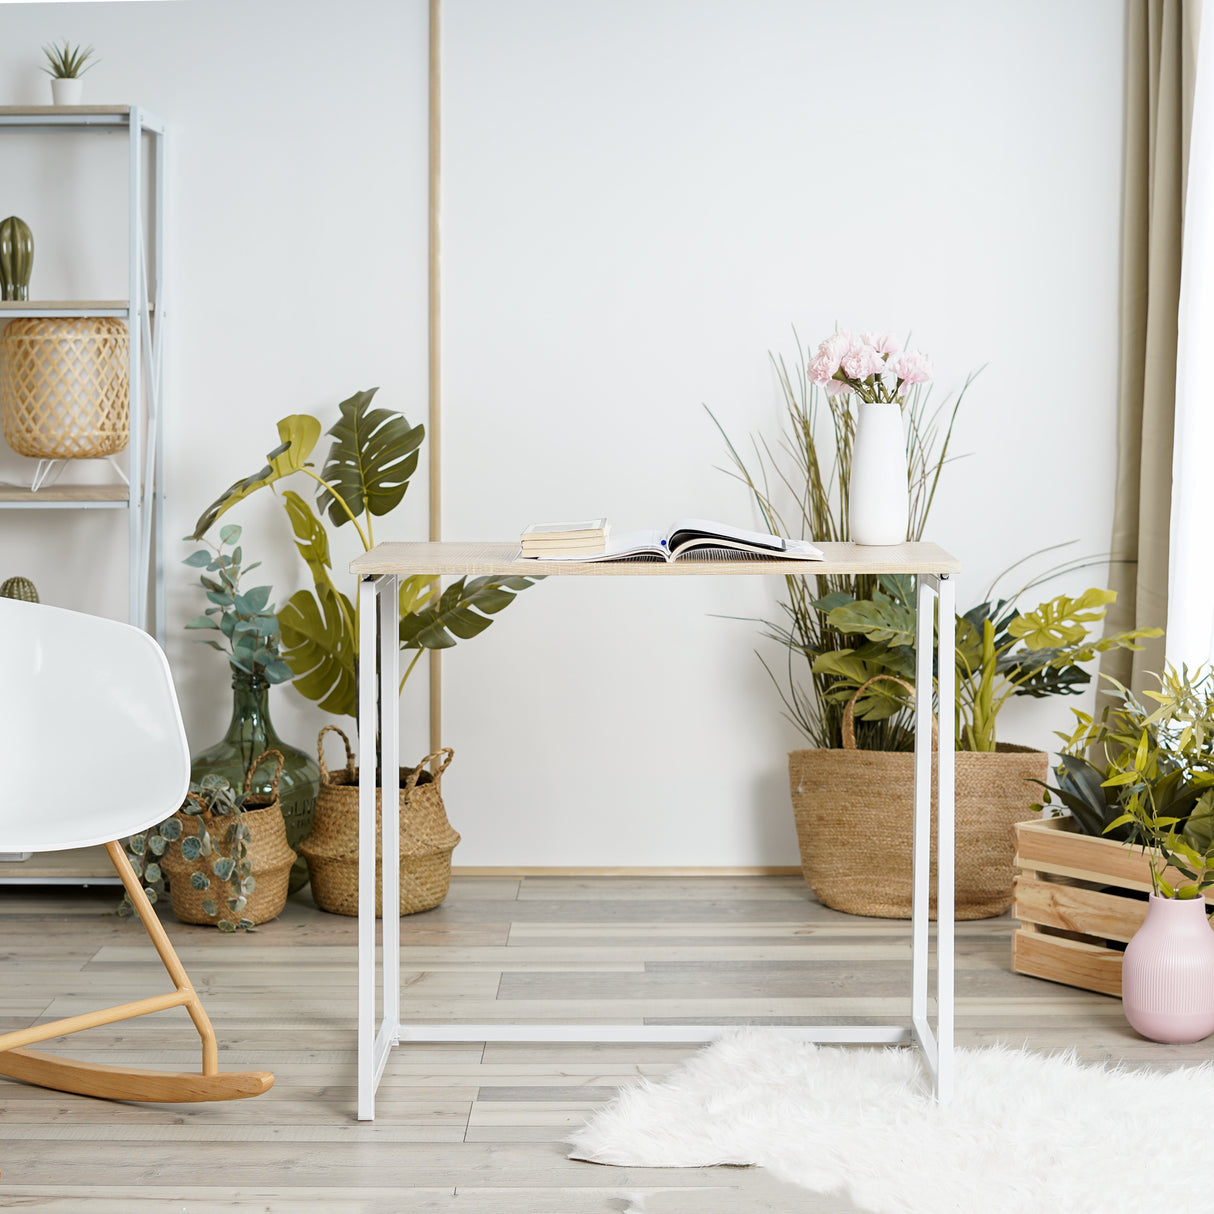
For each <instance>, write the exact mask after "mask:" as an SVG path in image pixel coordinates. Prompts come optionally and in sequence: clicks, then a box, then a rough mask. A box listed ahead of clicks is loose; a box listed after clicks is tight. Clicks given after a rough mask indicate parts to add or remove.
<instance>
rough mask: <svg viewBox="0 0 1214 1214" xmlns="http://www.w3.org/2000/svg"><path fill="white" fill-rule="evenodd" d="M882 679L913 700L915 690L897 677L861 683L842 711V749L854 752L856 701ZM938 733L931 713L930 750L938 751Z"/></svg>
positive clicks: (890, 675) (886, 677) (934, 717)
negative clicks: (901, 688)
mask: <svg viewBox="0 0 1214 1214" xmlns="http://www.w3.org/2000/svg"><path fill="white" fill-rule="evenodd" d="M882 679H885V680H886V681H887V682H890V683H897V684H898V686H899V687H903V688H905V689H906V690H907V691H909V692H910V697H911V699H912V700H913V699H914V698H915V689H914V688H913V687H912V686H911V685H910V684H909V683H908V682H907V681H906V680H905V679H900V678H898V677H897V675H892V674H875V675H873V677H872V678H871V679H869V680H868V681H867V682H864V683H861V684H860V686H859V687H857V688H856V694H855V695H853V696H852V698H851V699H850V700H848V701H847V707H846V708H844V709H843V749H844V750H855V749H856V701H857V700H858V699H859V698H860V697H861V696H862V695H863V694H864V690H865V688H867V687H868V686H869V685H870V684H871V683H877V682H880V680H882ZM939 733H940V729H939V726H938V725H937V724H936V714H935V713H933V714H932V749H933V750H939V749H940V746H939V741H940V739H939Z"/></svg>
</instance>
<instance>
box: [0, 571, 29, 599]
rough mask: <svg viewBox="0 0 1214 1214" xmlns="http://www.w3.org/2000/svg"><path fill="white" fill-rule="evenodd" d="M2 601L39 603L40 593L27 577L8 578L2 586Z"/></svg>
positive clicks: (0, 588) (0, 594)
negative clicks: (18, 600)
mask: <svg viewBox="0 0 1214 1214" xmlns="http://www.w3.org/2000/svg"><path fill="white" fill-rule="evenodd" d="M0 599H20V600H21V602H23V603H36V602H38V591H37V590H35V589H34V583H33V582H31V581H30V580H29V578H27V577H11V578H8V579H7V580H6V581H5V582H4V584H3V585H0Z"/></svg>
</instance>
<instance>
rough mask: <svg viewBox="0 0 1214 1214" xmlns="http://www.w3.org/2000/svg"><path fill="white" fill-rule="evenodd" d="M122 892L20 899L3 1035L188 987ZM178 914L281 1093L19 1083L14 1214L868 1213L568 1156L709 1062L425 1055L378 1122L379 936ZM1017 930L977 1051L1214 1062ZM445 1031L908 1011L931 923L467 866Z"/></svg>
mask: <svg viewBox="0 0 1214 1214" xmlns="http://www.w3.org/2000/svg"><path fill="white" fill-rule="evenodd" d="M115 905H116V895H115V892H114V890H113V889H107V888H99V887H94V888H91V889H78V888H71V887H66V888H65V887H57V888H50V887H44V888H35V887H22V886H9V887H5V888H4V889H2V890H0V929H2V932H3V935H2V937H0V964H2V965H3V971H2V972H3V981H2V982H0V1028H2V1029H5V1030H7V1029H15V1028H20V1027H24V1026H25V1025H27V1024H30V1023H32V1022H34V1021H36V1020H38V1019H39V1018H52V1017H57V1016H66V1015H71V1014H74V1013H77V1012H81V1011H85V1010H88V1009H90V1008H92V1007H95V1006H99V1005H100V1004H101V1003H102V1002H120V1001H123V1000H127V999H131V998H136V997H139V996H141V995H145V994H155V993H158V992H160V991H162V990H164V989H166V988H165V983H164V980H163V971H162V970H161V969H160V966H159V962H158V961H157V959H156V956H155V953H154V952H153V951H152V950H151V948H150V946H148V945H147V944H146V943H145V939H144V937H143V934H142V931H141V929H140V928H139V927H138V926H137V925H135V924H133V923H132V922H130V921H126V920H119V919H117V918H116V917H115V916H114V914H113V910H114V907H115ZM164 917H165V923H166V926H167V928H168V930H169V933H170V935H171V936H172V938H173V940H174V943H175V945H176V947H177V948H178V949H179V951H180V953H181V956H182V959H183V961H184V962H185V965H186V968H187V970H188V971H189V972H190V974H191V977H192V979H193V981H194V982H195V984H196V985H197V987H198V989H199V991H200V992H201V994H202V995H203V998H204V1001H205V1002H206V1005H207V1008H208V1011H209V1013H210V1016H211V1018H212V1020H213V1021H214V1023H215V1027H216V1031H217V1033H218V1035H219V1039H220V1049H221V1054H220V1065H221V1067H223V1068H225V1069H239V1068H259V1069H269V1070H272V1071H273V1072H274V1073H275V1075H276V1077H277V1082H276V1084H275V1086H274V1088H273V1089H272V1090H271V1091H270V1092H269V1093H268V1094H267V1095H265V1096H263V1097H260V1098H259V1099H256V1100H250V1101H241V1102H235V1103H229V1104H214V1105H175V1106H151V1105H117V1104H111V1103H107V1102H103V1101H96V1100H90V1099H87V1098H84V1097H76V1096H67V1095H61V1094H56V1093H53V1092H48V1091H43V1090H40V1089H37V1088H31V1087H25V1086H23V1085H20V1084H16V1083H12V1082H9V1081H7V1080H3V1079H0V1140H2V1145H0V1206H4V1207H9V1206H17V1205H19V1206H20V1207H21V1208H22V1209H32V1210H40V1211H64V1212H67V1211H71V1214H80V1212H82V1211H83V1212H85V1214H93V1212H95V1214H109V1212H110V1211H114V1212H115V1214H117V1212H118V1211H121V1212H122V1214H129V1212H131V1211H135V1212H138V1211H141V1210H146V1211H149V1214H150V1212H153V1211H156V1212H159V1211H165V1210H173V1211H185V1212H187V1214H203V1212H207V1214H211V1212H213V1211H220V1210H259V1211H263V1210H264V1211H278V1210H284V1211H285V1210H290V1211H291V1212H292V1214H311V1212H312V1211H316V1212H320V1211H324V1212H325V1214H331V1212H333V1211H339V1212H340V1214H358V1212H361V1211H391V1212H393V1214H397V1212H401V1211H404V1212H407V1214H428V1212H430V1211H455V1212H461V1214H589V1212H591V1211H594V1212H599V1211H605V1212H615V1214H626V1212H630V1211H634V1212H636V1214H640V1212H641V1211H643V1212H644V1214H752V1212H754V1214H762V1212H764V1211H777V1212H780V1214H784V1212H789V1214H791V1212H794V1211H797V1212H799V1211H807V1212H811V1214H848V1212H851V1211H853V1210H854V1207H853V1206H851V1205H850V1204H849V1203H848V1202H847V1201H846V1200H845V1199H843V1198H839V1197H831V1198H825V1197H817V1196H815V1195H812V1194H806V1193H803V1192H800V1191H796V1190H792V1189H789V1188H786V1187H784V1186H782V1185H779V1184H778V1183H776V1182H775V1181H773V1180H772V1179H771V1177H769V1176H767V1175H766V1174H764V1173H763V1172H761V1171H759V1170H757V1169H749V1168H735V1167H723V1168H707V1169H695V1170H676V1169H669V1170H667V1169H661V1170H657V1169H618V1168H607V1167H599V1166H595V1165H592V1164H586V1163H579V1162H574V1161H572V1160H569V1159H567V1158H566V1149H567V1148H565V1147H564V1146H562V1143H561V1139H562V1138H563V1137H564V1135H565V1134H566V1133H568V1131H569V1128H570V1127H572V1126H575V1125H578V1124H580V1123H581V1122H582V1121H583V1120H584V1118H585V1117H586V1115H587V1114H588V1113H589V1111H590V1110H592V1109H593V1108H595V1107H596V1106H597V1105H599V1104H601V1103H603V1102H605V1101H606V1100H608V1099H609V1098H610V1097H611V1095H612V1094H613V1092H614V1091H615V1090H616V1088H617V1087H619V1086H620V1085H624V1084H629V1083H632V1082H635V1081H636V1080H637V1079H638V1077H640V1076H660V1075H661V1074H663V1073H664V1072H665V1071H666V1070H667V1069H668V1068H669V1067H670V1066H671V1065H673V1064H674V1063H675V1062H677V1061H678V1060H679V1059H681V1058H684V1057H686V1056H687V1055H688V1054H689V1053H691V1052H692V1051H693V1050H694V1049H695V1048H696V1047H694V1046H674V1045H643V1046H637V1045H563V1046H537V1045H508V1044H498V1045H491V1046H488V1047H486V1046H483V1045H475V1044H470V1045H465V1044H451V1045H440V1046H432V1045H415V1046H407V1047H403V1048H401V1049H399V1050H397V1051H396V1052H395V1053H394V1055H393V1056H392V1058H391V1059H390V1060H389V1062H388V1065H387V1070H386V1072H385V1076H384V1080H383V1083H382V1085H381V1087H380V1089H379V1095H378V1101H377V1115H376V1120H375V1121H374V1122H373V1123H360V1122H358V1121H357V1120H356V1118H355V1086H354V1057H355V1035H354V1029H353V1016H354V1009H355V972H356V966H355V930H356V924H355V921H354V920H353V919H347V918H343V917H341V916H336V915H328V914H324V913H322V912H320V911H318V910H316V909H315V907H314V906H313V905H312V902H311V899H310V897H309V895H308V893H307V891H306V890H304V891H302V892H301V893H299V894H295V895H293V896H292V898H291V901H290V902H289V904H288V906H287V909H286V911H285V912H284V913H283V915H282V916H281V917H280V918H279V919H277V920H276V921H274V922H273V923H269V924H265V925H263V926H262V927H261V928H260V929H259V930H258V931H257V932H256V933H255V934H251V935H247V936H237V937H225V936H221V935H220V934H219V933H218V932H215V931H212V930H210V929H207V928H197V927H188V926H185V925H183V924H179V923H177V922H176V920H174V919H173V918H172V916H171V915H170V914H168V913H167V912H166V913H165V916H164ZM1012 926H1013V924H1012V921H1011V920H1009V919H1007V918H1002V919H989V920H982V921H978V922H975V923H967V924H958V941H957V946H958V958H957V996H958V1000H957V1012H958V1043H959V1044H961V1045H982V1044H988V1043H994V1042H1005V1043H1008V1044H1011V1045H1015V1046H1019V1045H1024V1044H1027V1045H1029V1046H1031V1047H1033V1048H1037V1049H1041V1050H1044V1051H1049V1050H1054V1049H1060V1048H1071V1047H1073V1048H1075V1049H1076V1050H1077V1051H1078V1053H1079V1055H1080V1056H1081V1057H1082V1058H1084V1059H1089V1060H1107V1059H1128V1060H1132V1061H1136V1062H1144V1063H1145V1062H1150V1063H1155V1064H1163V1065H1178V1064H1180V1063H1190V1062H1195V1061H1199V1060H1204V1059H1205V1058H1207V1057H1209V1056H1210V1054H1211V1046H1210V1044H1209V1043H1206V1044H1203V1045H1199V1046H1189V1047H1166V1046H1158V1045H1154V1044H1151V1043H1149V1042H1146V1041H1143V1040H1141V1039H1139V1038H1138V1037H1137V1036H1136V1035H1135V1034H1133V1033H1132V1031H1131V1030H1130V1029H1129V1028H1128V1027H1127V1026H1126V1024H1125V1021H1124V1018H1123V1016H1122V1012H1121V1005H1120V1003H1119V1002H1118V1001H1117V1000H1115V999H1111V998H1108V997H1106V996H1101V995H1094V994H1089V993H1087V992H1083V991H1077V990H1071V989H1070V988H1067V987H1063V986H1058V985H1055V984H1052V983H1048V982H1042V981H1039V980H1037V979H1033V978H1026V977H1023V976H1021V975H1016V974H1012V973H1011V972H1010V969H1009V957H1010V943H1009V941H1010V932H1011V929H1012ZM402 931H403V934H404V936H405V940H406V943H407V944H408V945H409V946H410V952H409V953H408V954H407V958H406V961H405V965H406V968H407V972H408V988H407V993H406V1002H407V1006H408V1009H409V1011H408V1012H406V1014H410V1013H412V1014H416V1015H418V1016H421V1017H431V1018H446V1019H454V1020H463V1021H468V1022H483V1021H485V1020H488V1019H504V1020H511V1019H515V1020H526V1021H532V1020H544V1019H548V1020H554V1021H559V1020H576V1019H585V1020H603V1019H607V1020H617V1021H621V1022H628V1021H636V1020H638V1019H641V1018H644V1019H646V1020H650V1021H677V1020H687V1021H697V1020H698V1021H701V1022H704V1023H730V1022H733V1021H738V1022H744V1021H747V1020H752V1021H759V1022H767V1023H783V1022H799V1021H805V1020H813V1019H820V1020H825V1021H840V1020H848V1019H854V1020H858V1021H862V1020H872V1021H875V1022H895V1021H900V1020H902V1019H903V1018H904V1017H905V1016H906V1013H907V1002H908V1000H907V996H906V994H905V990H906V982H907V966H908V958H909V941H908V925H907V924H906V923H902V922H897V921H890V920H880V919H863V918H857V917H853V916H849V915H843V914H839V913H837V912H834V911H830V910H826V909H824V908H823V907H821V906H819V905H818V904H817V903H816V902H815V901H814V900H813V898H812V896H811V895H810V894H809V893H808V891H807V889H806V888H805V886H804V884H803V882H802V881H801V880H800V879H799V878H792V877H725V876H721V877H685V878H679V877H652V878H636V877H594V878H588V877H584V878H577V877H559V878H558V877H523V878H503V877H457V878H456V879H455V881H454V882H453V883H452V890H451V895H450V896H449V898H448V900H447V902H446V903H445V904H444V905H443V906H442V907H439V908H438V909H436V910H434V911H430V912H427V913H425V914H422V915H414V916H411V917H409V918H406V919H405V920H403V921H402ZM195 1042H196V1038H195V1037H194V1035H193V1030H192V1028H191V1027H190V1024H189V1021H188V1019H187V1018H186V1016H185V1014H184V1013H183V1012H181V1011H180V1009H175V1010H173V1011H169V1012H163V1013H159V1014H157V1015H155V1016H152V1017H148V1018H145V1019H144V1020H142V1021H132V1022H127V1023H124V1024H121V1025H117V1026H112V1027H111V1028H108V1029H98V1030H93V1031H92V1032H90V1033H88V1034H85V1035H81V1036H78V1037H76V1038H75V1039H73V1040H71V1041H64V1042H56V1043H55V1044H54V1045H52V1046H49V1047H43V1048H50V1049H62V1050H63V1051H64V1052H72V1053H74V1054H75V1055H76V1056H78V1057H82V1058H85V1059H88V1060H91V1061H98V1062H111V1063H115V1062H117V1063H126V1064H130V1065H144V1066H150V1067H156V1068H183V1069H184V1068H192V1067H195V1066H196V1065H197V1062H198V1049H197V1046H196V1044H195Z"/></svg>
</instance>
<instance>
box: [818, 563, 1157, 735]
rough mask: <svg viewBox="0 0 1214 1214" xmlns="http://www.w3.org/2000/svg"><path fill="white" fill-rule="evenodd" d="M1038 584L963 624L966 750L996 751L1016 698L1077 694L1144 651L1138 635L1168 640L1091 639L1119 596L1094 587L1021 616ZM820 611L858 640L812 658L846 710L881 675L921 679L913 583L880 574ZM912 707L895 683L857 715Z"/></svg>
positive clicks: (961, 717) (958, 664)
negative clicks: (1095, 672) (1097, 662)
mask: <svg viewBox="0 0 1214 1214" xmlns="http://www.w3.org/2000/svg"><path fill="white" fill-rule="evenodd" d="M1040 580H1042V579H1040V578H1039V579H1037V581H1040ZM1037 581H1034V582H1031V583H1029V587H1025V588H1024V589H1022V590H1020V591H1018V592H1017V593H1016V594H1014V595H1012V596H1011V597H1010V598H1006V599H991V598H988V600H987V601H985V602H982V603H979V604H978V605H977V606H975V607H971V608H970V609H969V610H968V611H967V612H965V614H964V615H959V616H957V618H956V622H955V645H954V659H955V669H954V677H955V679H956V698H955V704H956V708H955V712H956V721H955V725H956V739H957V749H959V750H974V751H993V750H995V748H996V723H997V721H998V717H999V713H1000V711H1001V710H1002V709H1003V708H1004V707H1005V706H1006V705H1007V703H1008V702H1009V701H1010V700H1011V699H1012V697H1014V696H1031V697H1033V698H1035V699H1041V698H1044V697H1046V696H1053V695H1077V694H1079V693H1080V692H1081V691H1082V690H1083V689H1084V688H1085V687H1086V686H1087V685H1088V684H1089V683H1090V681H1091V675H1090V673H1089V672H1088V671H1086V670H1085V669H1083V663H1085V662H1090V661H1092V660H1093V659H1094V658H1095V657H1096V655H1097V654H1099V653H1104V652H1105V651H1106V650H1109V649H1139V648H1141V646H1140V645H1138V643H1137V642H1138V641H1139V640H1140V639H1141V638H1143V637H1152V636H1159V635H1161V630H1160V629H1158V628H1135V629H1132V630H1129V631H1126V632H1118V633H1114V634H1113V635H1111V636H1105V637H1099V638H1093V637H1092V636H1091V635H1090V633H1091V631H1092V630H1093V627H1094V626H1095V625H1097V624H1099V623H1100V622H1101V621H1102V620H1103V619H1104V616H1105V612H1106V611H1107V610H1108V607H1109V604H1110V603H1112V602H1114V601H1115V600H1116V598H1117V592H1116V591H1114V590H1098V589H1089V590H1085V591H1084V592H1083V593H1082V594H1080V595H1079V596H1078V597H1076V598H1071V597H1070V596H1069V595H1065V594H1059V595H1055V596H1054V597H1053V598H1052V599H1047V600H1045V601H1044V602H1041V603H1039V604H1038V605H1037V606H1036V607H1035V608H1034V609H1033V610H1031V611H1023V612H1022V611H1021V610H1020V608H1019V607H1018V606H1017V602H1018V600H1019V597H1020V595H1021V594H1023V593H1024V592H1025V590H1027V589H1028V588H1030V587H1031V586H1033V585H1036V584H1037ZM813 606H814V608H815V609H816V610H818V611H820V612H821V613H822V614H823V615H824V616H825V617H826V619H827V620H828V621H829V623H830V624H831V625H832V626H833V627H834V628H836V629H838V630H839V632H840V633H844V634H850V635H851V636H853V637H856V638H859V642H860V643H858V644H856V645H853V646H850V647H845V648H841V649H836V650H832V651H830V652H826V653H820V654H817V655H815V657H814V658H813V667H814V670H815V672H817V673H821V674H827V675H831V676H832V677H833V682H832V684H831V686H830V687H829V689H828V690H827V691H826V695H827V697H828V698H829V699H831V700H833V701H834V702H836V703H840V704H846V703H847V701H848V700H849V699H851V698H852V697H853V696H854V695H855V694H856V692H857V691H858V690H859V688H860V687H861V686H862V685H863V684H864V683H866V682H868V680H869V679H871V678H872V677H873V676H874V675H877V674H892V675H896V676H897V677H898V678H899V679H902V680H904V681H906V682H909V683H912V684H913V683H914V680H915V648H914V646H915V604H914V579H913V578H910V577H906V576H889V575H882V576H880V577H878V578H877V585H876V588H875V589H874V591H873V592H872V594H871V595H870V596H869V597H867V598H857V597H856V596H854V595H852V594H849V593H847V592H845V591H838V592H835V593H833V594H830V595H826V596H824V597H823V598H820V599H817V600H816V601H815V602H814V604H813ZM937 674H938V672H937ZM905 711H909V705H908V704H907V697H906V693H905V692H904V691H903V689H902V688H901V687H900V686H899V685H898V684H895V683H892V682H890V681H889V680H881V681H880V682H877V683H873V684H872V685H871V686H869V687H866V688H865V690H864V691H863V692H862V693H861V694H860V696H859V697H858V699H857V700H856V708H855V713H856V716H857V718H859V719H861V720H883V719H885V718H886V717H889V716H892V715H893V714H895V713H899V712H905Z"/></svg>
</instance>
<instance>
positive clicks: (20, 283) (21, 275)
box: [0, 215, 34, 299]
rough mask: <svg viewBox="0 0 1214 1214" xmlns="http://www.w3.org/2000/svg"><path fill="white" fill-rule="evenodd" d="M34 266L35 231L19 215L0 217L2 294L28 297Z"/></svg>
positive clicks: (0, 287) (0, 286)
mask: <svg viewBox="0 0 1214 1214" xmlns="http://www.w3.org/2000/svg"><path fill="white" fill-rule="evenodd" d="M33 268H34V234H33V232H31V231H30V229H29V224H27V223H26V222H25V220H23V219H18V218H17V216H16V215H10V216H9V217H8V218H7V219H4V220H0V296H2V297H3V298H4V299H29V297H30V271H31V270H32V269H33Z"/></svg>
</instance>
